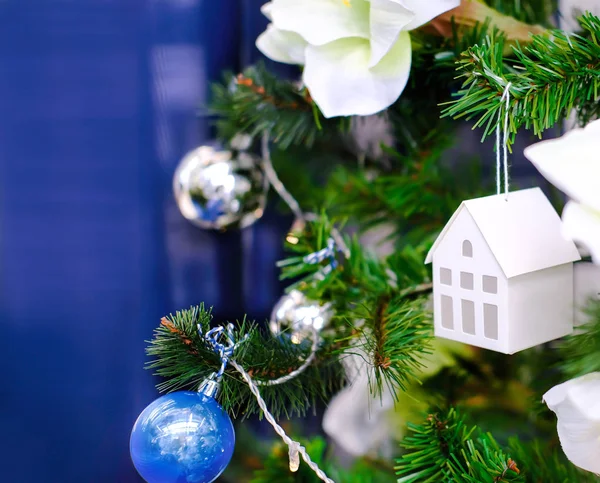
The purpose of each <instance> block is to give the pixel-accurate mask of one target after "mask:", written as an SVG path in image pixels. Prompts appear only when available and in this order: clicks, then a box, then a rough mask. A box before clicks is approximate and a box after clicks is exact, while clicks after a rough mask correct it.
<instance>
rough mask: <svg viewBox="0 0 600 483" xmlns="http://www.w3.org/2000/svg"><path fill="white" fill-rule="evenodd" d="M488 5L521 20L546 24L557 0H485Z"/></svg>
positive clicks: (555, 7)
mask: <svg viewBox="0 0 600 483" xmlns="http://www.w3.org/2000/svg"><path fill="white" fill-rule="evenodd" d="M485 3H487V4H488V5H489V6H490V7H492V8H493V9H495V10H498V11H499V12H501V13H503V14H505V15H510V16H511V17H513V18H516V19H517V20H520V21H521V22H526V23H529V24H541V25H548V23H549V21H550V19H551V18H552V15H553V14H554V12H556V10H557V8H558V1H557V0H485Z"/></svg>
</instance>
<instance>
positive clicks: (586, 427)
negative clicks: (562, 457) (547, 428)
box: [544, 372, 600, 473]
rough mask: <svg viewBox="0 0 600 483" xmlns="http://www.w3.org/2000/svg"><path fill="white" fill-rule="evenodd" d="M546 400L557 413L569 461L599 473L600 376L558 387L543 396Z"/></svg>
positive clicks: (578, 379)
mask: <svg viewBox="0 0 600 483" xmlns="http://www.w3.org/2000/svg"><path fill="white" fill-rule="evenodd" d="M544 401H546V403H547V404H548V407H549V408H550V409H551V410H552V411H554V412H555V413H556V416H557V418H558V425H557V429H558V436H559V438H560V444H561V446H562V448H563V451H564V452H565V454H566V455H567V458H569V459H570V460H571V461H572V462H573V463H574V464H575V465H577V466H579V467H580V468H583V469H584V470H587V471H591V472H594V473H600V460H599V459H598V454H600V404H599V403H598V401H600V373H598V372H595V373H591V374H587V375H585V376H582V377H578V378H576V379H572V380H570V381H567V382H565V383H563V384H559V385H558V386H555V387H553V388H552V389H550V390H549V391H548V392H547V393H546V394H544Z"/></svg>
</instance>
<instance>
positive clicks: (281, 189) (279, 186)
mask: <svg viewBox="0 0 600 483" xmlns="http://www.w3.org/2000/svg"><path fill="white" fill-rule="evenodd" d="M261 148H262V162H263V169H264V170H265V175H266V176H267V179H268V180H269V183H271V186H273V188H274V189H275V191H277V193H278V194H279V196H281V198H282V199H283V201H285V202H286V204H287V205H288V206H289V207H290V210H292V213H294V215H296V218H299V219H300V220H304V219H305V217H304V213H303V212H302V208H300V204H299V203H298V202H297V201H296V199H295V198H294V197H293V196H292V195H291V193H290V192H289V191H288V190H287V189H286V188H285V186H284V185H283V183H282V182H281V180H280V179H279V177H278V176H277V173H276V172H275V168H273V162H272V161H271V151H270V150H269V132H268V131H265V132H264V133H263V136H262V142H261Z"/></svg>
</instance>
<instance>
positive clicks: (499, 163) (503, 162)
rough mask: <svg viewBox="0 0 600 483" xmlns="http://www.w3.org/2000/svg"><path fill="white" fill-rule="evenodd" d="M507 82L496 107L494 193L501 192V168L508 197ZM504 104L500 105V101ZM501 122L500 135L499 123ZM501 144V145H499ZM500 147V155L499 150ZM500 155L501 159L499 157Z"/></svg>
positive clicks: (508, 95) (508, 99) (508, 86)
mask: <svg viewBox="0 0 600 483" xmlns="http://www.w3.org/2000/svg"><path fill="white" fill-rule="evenodd" d="M511 85H512V83H511V82H509V83H508V84H507V85H506V87H505V88H504V93H503V94H502V98H501V99H500V103H501V105H500V108H499V109H498V124H497V125H496V194H498V195H499V194H500V193H501V173H500V171H501V168H503V170H504V194H505V196H506V199H508V190H509V176H508V136H509V132H508V120H509V117H508V116H509V111H510V86H511ZM505 101H506V103H505V105H502V103H504V102H505ZM502 112H504V123H502ZM501 124H502V136H501V135H500V125H501ZM501 144H502V147H500V145H501ZM501 149H502V155H501V154H500V150H501ZM501 157H502V159H501Z"/></svg>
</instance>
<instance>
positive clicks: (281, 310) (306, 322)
mask: <svg viewBox="0 0 600 483" xmlns="http://www.w3.org/2000/svg"><path fill="white" fill-rule="evenodd" d="M332 317H333V311H332V310H331V307H330V305H329V304H325V305H321V304H319V302H316V301H314V300H309V299H307V298H306V296H305V295H304V294H303V293H302V292H300V291H298V290H292V291H291V292H290V293H288V294H286V295H284V296H282V297H281V298H280V299H279V301H278V302H277V303H276V304H275V307H273V312H272V313H271V321H270V323H269V329H270V330H271V333H272V334H273V335H275V336H279V335H281V334H282V332H284V333H285V334H286V335H288V336H289V337H290V339H291V341H292V342H293V343H294V344H300V343H302V342H303V341H304V340H305V339H310V338H312V335H313V333H314V332H315V331H316V332H317V333H319V332H321V330H323V328H324V327H326V326H327V325H328V324H329V322H330V320H331V318H332ZM313 329H314V330H313Z"/></svg>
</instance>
